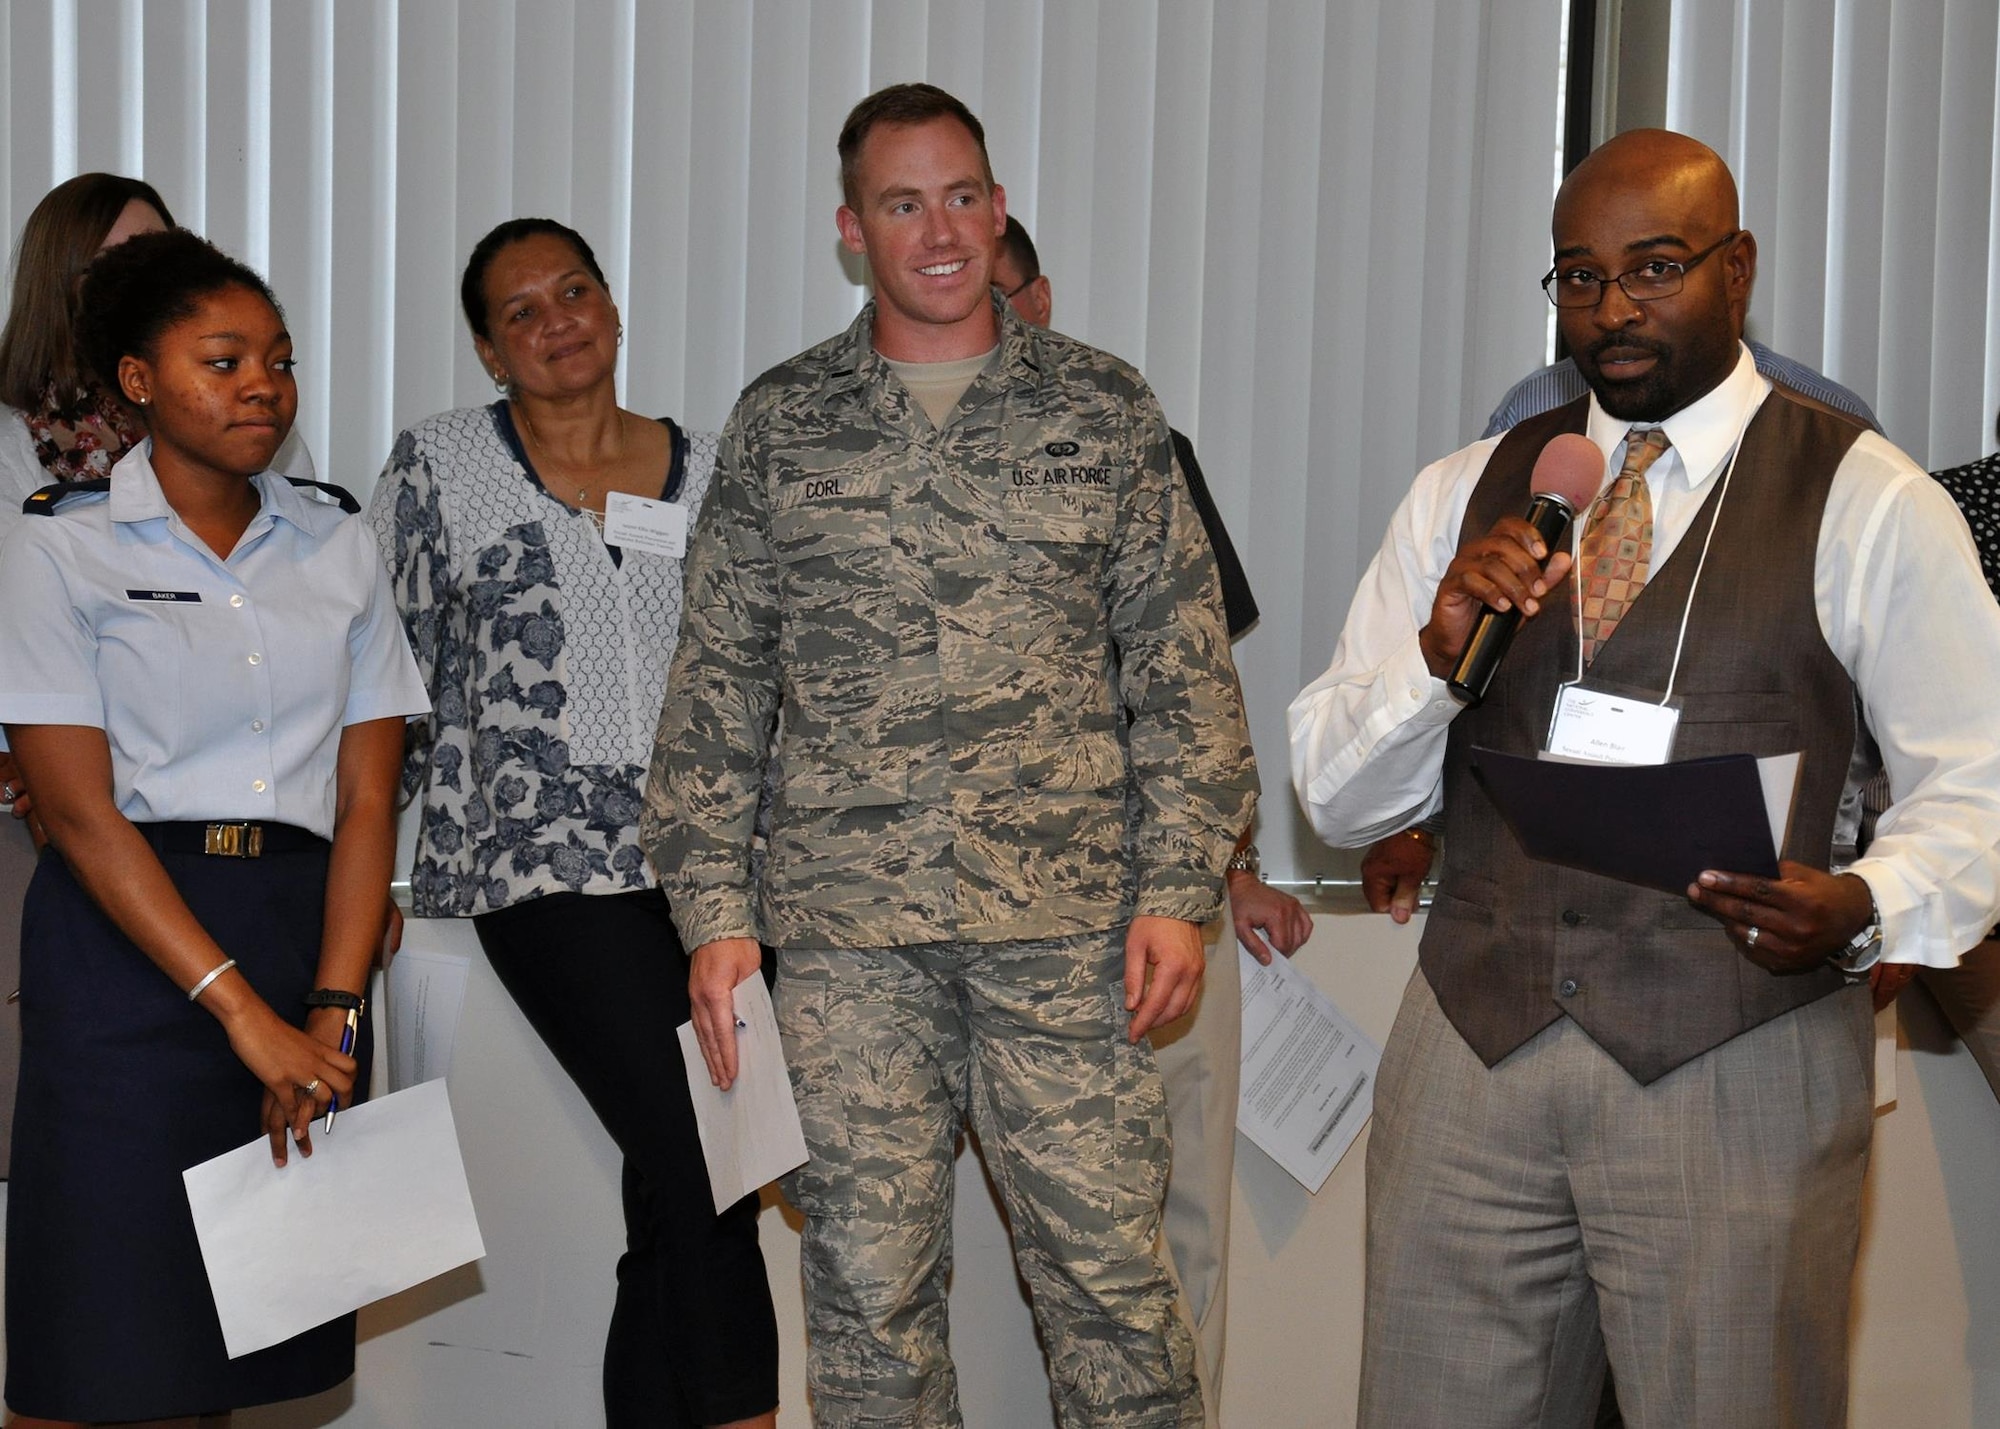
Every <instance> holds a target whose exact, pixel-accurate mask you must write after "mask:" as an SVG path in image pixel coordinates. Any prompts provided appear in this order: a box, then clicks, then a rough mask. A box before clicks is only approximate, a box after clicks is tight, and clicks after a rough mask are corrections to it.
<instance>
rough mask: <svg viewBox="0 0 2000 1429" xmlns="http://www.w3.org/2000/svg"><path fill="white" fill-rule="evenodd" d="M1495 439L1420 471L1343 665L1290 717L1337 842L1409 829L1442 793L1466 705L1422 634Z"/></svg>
mask: <svg viewBox="0 0 2000 1429" xmlns="http://www.w3.org/2000/svg"><path fill="white" fill-rule="evenodd" d="M1495 445H1497V443H1496V442H1495V441H1480V442H1475V443H1473V445H1471V446H1469V447H1466V448H1465V449H1464V450H1462V451H1458V452H1455V453H1453V454H1452V455H1451V456H1449V457H1446V458H1445V459H1444V460H1442V461H1439V462H1434V463H1433V464H1432V465H1430V466H1428V467H1426V468H1424V470H1423V471H1422V472H1420V473H1419V474H1418V476H1417V480H1416V483H1415V484H1414V485H1413V486H1412V487H1411V488H1410V492H1409V494H1408V495H1407V496H1405V497H1404V498H1403V502H1402V504H1401V505H1400V506H1398V507H1397V508H1396V513H1395V515H1394V516H1392V517H1391V518H1390V520H1389V529H1388V531H1387V532H1386V533H1385V534H1384V536H1383V538H1382V546H1381V549H1380V550H1378V551H1377V552H1376V553H1375V558H1374V560H1372V561H1371V562H1370V563H1369V565H1368V569H1367V571H1366V573H1364V574H1363V576H1362V578H1361V584H1360V586H1359V587H1358V588H1357V589H1356V591H1355V593H1354V601H1353V603H1352V604H1351V605H1350V606H1349V607H1348V612H1347V622H1346V625H1345V626H1344V627H1343V628H1342V630H1341V634H1340V643H1339V644H1338V645H1337V646H1336V647H1335V649H1334V655H1333V663H1332V664H1331V665H1329V666H1328V667H1327V669H1326V672H1325V673H1324V674H1322V675H1321V676H1320V677H1319V678H1318V679H1316V680H1314V681H1313V682H1312V683H1311V684H1310V685H1307V686H1306V687H1305V689H1304V690H1302V691H1301V692H1300V693H1299V696H1298V698H1297V699H1295V700H1293V701H1292V704H1291V708H1290V709H1289V710H1288V711H1287V712H1286V723H1287V726H1288V727H1289V730H1290V734H1291V746H1292V785H1293V788H1294V789H1295V790H1296V791H1297V793H1298V796H1299V802H1300V804H1301V805H1303V806H1304V808H1305V811H1306V816H1307V817H1308V818H1309V819H1310V820H1311V822H1312V826H1313V829H1314V831H1315V832H1316V833H1318V834H1319V836H1320V837H1321V838H1322V839H1325V840H1326V841H1327V842H1328V843H1330V844H1334V845H1336V846H1340V847H1353V846H1359V845H1361V844H1366V843H1370V842H1372V841H1374V840H1375V839H1378V838H1381V837H1383V836H1385V835H1387V834H1392V833H1395V832H1397V831H1398V830H1401V829H1405V828H1408V827H1409V826H1410V825H1411V824H1413V823H1417V822H1418V821H1420V820H1422V819H1425V818H1427V817H1429V816H1430V815H1431V814H1433V813H1435V812H1436V811H1437V809H1438V807H1439V804H1440V802H1441V800H1442V798H1443V794H1442V787H1443V786H1442V775H1443V770H1444V748H1445V735H1446V731H1447V730H1448V729H1449V727H1450V725H1451V721H1452V719H1453V717H1454V716H1456V715H1457V713H1458V709H1459V706H1458V702H1457V701H1455V700H1454V699H1452V697H1451V696H1450V694H1449V693H1448V692H1447V691H1446V689H1445V684H1444V681H1443V680H1440V679H1438V678H1437V677H1436V676H1435V675H1433V674H1431V672H1430V669H1429V667H1428V666H1427V665H1426V664H1425V663H1424V657H1423V652H1422V650H1421V649H1419V647H1418V644H1417V635H1418V632H1419V631H1420V630H1422V629H1423V627H1424V624H1425V622H1427V621H1428V620H1429V619H1430V611H1431V601H1432V600H1433V598H1434V597H1435V596H1436V594H1437V588H1438V583H1439V582H1440V581H1442V580H1443V579H1444V572H1445V568H1446V567H1447V566H1449V565H1450V564H1451V560H1452V557H1453V556H1454V555H1455V554H1456V553H1457V550H1458V529H1459V526H1460V524H1461V523H1462V522H1463V521H1464V519H1465V508H1466V504H1467V503H1468V502H1469V501H1470V500H1471V497H1472V490H1473V487H1474V486H1476V485H1477V484H1478V481H1479V477H1480V474H1481V473H1482V472H1483V471H1484V470H1485V469H1486V460H1487V458H1488V457H1489V456H1490V455H1491V454H1492V451H1493V448H1494V446H1495Z"/></svg>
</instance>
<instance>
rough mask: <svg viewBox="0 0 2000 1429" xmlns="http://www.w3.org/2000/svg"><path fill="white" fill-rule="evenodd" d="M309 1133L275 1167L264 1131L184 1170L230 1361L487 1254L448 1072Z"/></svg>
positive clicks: (355, 1109) (196, 1228)
mask: <svg viewBox="0 0 2000 1429" xmlns="http://www.w3.org/2000/svg"><path fill="white" fill-rule="evenodd" d="M312 1142H313V1154H312V1155H311V1156H300V1155H299V1154H298V1153H297V1151H296V1150H295V1151H294V1152H293V1153H292V1156H291V1159H290V1161H289V1162H288V1163H287V1164H286V1166H285V1167H284V1168H283V1169H282V1170H280V1169H279V1168H278V1167H275V1166H273V1165H272V1164H271V1144H270V1142H269V1141H267V1140H266V1139H265V1138H263V1137H261V1136H260V1137H258V1138H257V1139H256V1140H255V1141H253V1142H251V1143H250V1144H249V1145H247V1146H239V1147H238V1148H237V1149H236V1150H234V1151H227V1152H224V1153H223V1154H222V1155H220V1156H218V1157H216V1158H215V1159H214V1160H212V1161H204V1162H202V1163H201V1165H199V1166H190V1167H189V1168H188V1169H187V1170H186V1171H183V1172H182V1173H181V1179H182V1180H183V1181H184V1182H185V1183H186V1185H187V1196H188V1205H189V1207H190V1208H191V1209H192V1210H193V1212H194V1229H195V1235H196V1237H197V1239H199V1240H200V1242H201V1258H202V1261H203V1263H204V1264H206V1266H207V1267H208V1284H209V1289H210V1290H211V1291H212V1292H213V1293H214V1295H215V1309H216V1313H217V1315H218V1316H220V1318H221V1320H222V1339H223V1343H224V1344H225V1345H226V1346H227V1347H228V1349H229V1357H230V1358H231V1359H235V1358H236V1357H238V1356H239V1355H247V1354H249V1353H250V1352H251V1351H252V1350H261V1349H263V1348H265V1347H266V1346H268V1345H275V1344H277V1343H279V1342H280V1341H282V1340H289V1339H290V1338H291V1337H292V1336H293V1335H296V1334H299V1333H301V1332H302V1331H305V1330H310V1329H311V1328H312V1327H313V1326H315V1325H323V1324H325V1323H326V1322H327V1321H328V1320H331V1319H333V1318H334V1317H335V1316H336V1315H344V1314H346V1313H347V1312H348V1311H349V1310H358V1309H360V1308H361V1307H362V1306H363V1305H367V1304H370V1303H371V1302H373V1301H376V1300H380V1299H381V1298H382V1297H383V1296H384V1295H393V1294H395V1293H396V1292H397V1291H399V1290H407V1289H409V1288H410V1287H411V1286H412V1285H417V1284H420V1283H422V1282H423V1281H426V1280H429V1279H430V1278H431V1277H432V1276H434V1275H442V1274H444V1272H445V1271H447V1270H451V1269H454V1268H455V1267H457V1266H461V1265H464V1264H465V1263H466V1262H467V1261H470V1260H477V1259H479V1258H480V1257H481V1256H483V1255H485V1254H486V1245H485V1242H483V1241H482V1240H481V1239H480V1237H479V1222H478V1220H477V1219H475V1218H474V1216H473V1212H472V1193H471V1191H470V1190H468V1189H467V1187H466V1184H465V1163H464V1161H463V1160H461V1159H460V1157H459V1154H458V1134H457V1131H456V1129H455V1128H454V1127H453V1125H452V1119H451V1103H450V1102H449V1101H448V1100H447V1099H446V1097H445V1088H444V1083H443V1082H426V1083H424V1084H423V1085H422V1086H420V1087H412V1088H411V1089H410V1090H408V1091H406V1092H392V1093H391V1094H390V1095H388V1096H386V1097H380V1098H378V1099H376V1100H374V1101H370V1102H364V1103H363V1104H362V1105H360V1106H358V1107H356V1108H354V1110H352V1111H343V1112H342V1113H341V1114H340V1118H339V1120H338V1121H337V1122H335V1124H334V1128H333V1131H332V1133H331V1134H330V1135H329V1134H328V1133H326V1132H323V1131H321V1130H320V1128H319V1126H318V1124H317V1123H315V1125H314V1127H313V1138H312Z"/></svg>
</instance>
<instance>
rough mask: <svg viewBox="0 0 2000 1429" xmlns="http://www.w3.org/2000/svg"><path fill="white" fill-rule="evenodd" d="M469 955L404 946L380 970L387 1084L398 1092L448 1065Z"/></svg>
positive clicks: (439, 1074) (446, 1069)
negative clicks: (384, 993) (383, 986)
mask: <svg viewBox="0 0 2000 1429" xmlns="http://www.w3.org/2000/svg"><path fill="white" fill-rule="evenodd" d="M470 962H471V960H470V959H469V958H467V957H465V956H464V955H463V954H461V953H439V952H432V951H431V950H430V949H428V948H405V949H404V950H403V951H402V952H400V953H398V954H396V957H395V959H394V961H392V962H391V963H390V964H389V971H388V972H387V973H385V974H384V975H383V978H384V981H385V982H386V983H387V984H388V996H386V997H385V998H383V999H382V1009H383V1016H382V1022H381V1026H382V1027H383V1028H384V1029H386V1031H387V1034H388V1039H389V1090H390V1091H392V1092H400V1091H402V1090H403V1089H404V1088H405V1087H414V1086H415V1085H417V1083H419V1082H428V1081H430V1080H431V1079H432V1078H433V1077H442V1076H443V1075H444V1074H445V1073H446V1072H449V1071H450V1070H451V1049H452V1047H453V1045H454V1044H455V1043H456V1042H457V1041H458V1018H459V1013H460V1012H462V1011H463V1010H464V1008H465V981H466V975H467V973H468V972H469V971H470ZM335 1125H336V1126H338V1125H339V1123H337V1122H336V1123H335Z"/></svg>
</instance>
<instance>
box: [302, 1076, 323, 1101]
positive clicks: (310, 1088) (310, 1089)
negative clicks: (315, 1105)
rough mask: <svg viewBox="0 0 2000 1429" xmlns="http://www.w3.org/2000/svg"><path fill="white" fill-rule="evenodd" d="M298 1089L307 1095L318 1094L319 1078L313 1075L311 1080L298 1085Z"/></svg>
mask: <svg viewBox="0 0 2000 1429" xmlns="http://www.w3.org/2000/svg"><path fill="white" fill-rule="evenodd" d="M299 1090H300V1091H302V1092H304V1093H305V1094H306V1095H307V1096H309V1097H310V1096H317V1095H319V1078H318V1077H314V1078H313V1079H312V1080H311V1081H309V1082H307V1083H306V1084H305V1085H304V1086H302V1087H300V1088H299Z"/></svg>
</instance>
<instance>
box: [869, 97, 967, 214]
mask: <svg viewBox="0 0 2000 1429" xmlns="http://www.w3.org/2000/svg"><path fill="white" fill-rule="evenodd" d="M933 119H956V120H957V121H958V122H959V123H961V124H963V125H964V126H965V129H966V132H967V133H969V134H970V135H972V138H973V142H974V143H976V144H978V145H979V162H980V164H981V165H982V166H983V167H984V168H985V170H986V187H988V188H989V189H990V188H992V187H993V161H992V160H991V159H989V158H988V157H987V156H986V126H985V125H983V124H981V123H980V122H979V120H978V118H977V117H976V116H975V115H974V114H973V112H972V111H971V110H970V109H967V108H966V107H965V101H963V100H962V99H960V98H959V97H958V96H957V95H955V94H952V93H950V92H948V91H946V90H942V89H939V88H938V87H937V86H936V85H934V84H892V85H890V86H889V87H888V88H887V89H878V90H876V91H875V92H874V93H873V94H871V95H869V96H868V97H867V98H866V99H864V100H862V101H861V102H860V103H859V104H857V105H855V106H854V108H852V109H850V110H849V111H848V112H847V122H846V123H845V124H843V125H841V126H840V141H839V149H840V195H841V198H842V199H843V200H845V202H846V204H847V206H848V207H849V208H851V209H855V210H857V211H858V210H859V209H860V206H861V205H860V197H861V196H860V194H858V193H857V192H856V191H855V187H854V186H855V183H856V181H857V171H858V170H859V168H860V165H861V145H862V143H863V142H864V141H866V139H867V138H868V133H869V131H870V130H872V129H873V128H874V127H875V126H876V125H877V124H927V123H929V122H930V121H931V120H933Z"/></svg>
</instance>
